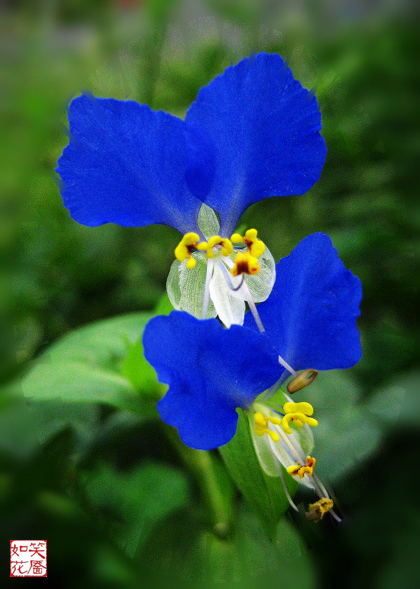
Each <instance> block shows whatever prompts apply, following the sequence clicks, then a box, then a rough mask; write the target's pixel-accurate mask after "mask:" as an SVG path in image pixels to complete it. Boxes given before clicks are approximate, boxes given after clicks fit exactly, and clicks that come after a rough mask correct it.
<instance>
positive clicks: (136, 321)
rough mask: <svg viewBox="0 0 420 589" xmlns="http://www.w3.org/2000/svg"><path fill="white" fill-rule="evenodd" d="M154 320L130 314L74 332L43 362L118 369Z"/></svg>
mask: <svg viewBox="0 0 420 589" xmlns="http://www.w3.org/2000/svg"><path fill="white" fill-rule="evenodd" d="M151 317H152V315H151V314H149V313H129V314H127V315H121V316H118V317H113V318H111V319H105V320H103V321H98V322H96V323H92V324H91V325H86V326H84V327H81V328H79V329H75V330H74V331H72V332H70V333H68V334H66V335H65V336H63V337H62V338H61V339H59V340H58V341H57V342H55V343H54V344H53V345H52V346H50V347H49V348H48V350H46V352H45V353H44V354H43V355H42V361H46V360H48V361H50V360H51V361H52V362H56V361H58V360H60V361H62V360H76V361H82V362H86V363H87V364H90V365H92V364H97V365H100V366H107V367H109V368H112V369H114V370H119V368H120V366H121V362H122V360H123V359H124V358H125V356H126V354H127V347H128V346H129V345H130V344H135V342H136V341H137V340H138V339H139V337H140V336H141V334H142V333H143V329H144V327H145V326H146V323H147V322H148V321H149V319H151Z"/></svg>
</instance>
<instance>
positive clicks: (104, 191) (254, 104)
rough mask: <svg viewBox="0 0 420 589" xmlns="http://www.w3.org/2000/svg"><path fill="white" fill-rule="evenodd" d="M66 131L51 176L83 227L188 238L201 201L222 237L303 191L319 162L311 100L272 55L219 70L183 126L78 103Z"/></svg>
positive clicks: (90, 101)
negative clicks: (269, 201)
mask: <svg viewBox="0 0 420 589" xmlns="http://www.w3.org/2000/svg"><path fill="white" fill-rule="evenodd" d="M69 126H70V143H69V145H68V146H67V147H66V148H65V149H64V152H63V154H62V156H61V158H60V159H59V162H58V168H57V171H58V173H59V175H60V176H61V179H62V182H63V183H62V196H63V201H64V204H65V206H66V207H67V208H68V209H69V210H70V213H71V215H72V217H73V218H74V219H75V220H76V221H78V222H80V223H83V224H85V225H90V226H97V225H101V224H103V223H117V224H119V225H123V226H144V225H149V224H152V223H163V224H166V225H170V226H172V227H174V228H175V229H178V230H179V231H180V232H181V233H187V232H197V230H198V226H197V217H198V212H199V209H200V207H201V204H202V203H203V202H205V203H206V204H207V205H208V206H210V207H212V208H213V209H215V210H216V211H217V212H218V213H219V215H220V219H221V234H222V236H225V237H230V234H231V233H232V232H233V230H234V228H235V226H236V224H237V222H238V220H239V217H240V216H241V214H242V213H243V211H244V210H245V209H246V208H247V207H248V206H249V205H251V204H252V203H254V202H256V201H258V200H261V199H263V198H265V197H268V196H287V195H292V194H303V193H305V192H307V191H308V190H309V189H310V188H311V186H312V185H313V184H314V183H315V182H316V181H317V180H318V178H319V176H320V173H321V170H322V166H323V164H324V160H325V154H326V147H325V143H324V140H323V139H322V137H321V135H320V134H319V131H320V129H321V115H320V113H319V110H318V105H317V101H316V98H315V96H313V95H312V94H311V93H309V92H308V90H305V89H304V88H302V86H301V84H300V83H299V82H298V81H296V80H294V79H293V75H292V72H291V70H290V69H289V68H288V67H287V66H286V65H285V63H284V62H283V60H282V58H281V57H280V56H278V55H275V54H271V55H268V54H265V53H260V54H258V55H257V56H255V57H253V58H247V59H244V60H242V61H241V62H240V63H239V64H237V65H236V66H232V67H229V68H227V69H226V70H225V72H224V73H223V74H222V75H220V76H218V77H217V78H216V79H215V80H213V81H212V82H211V83H210V84H209V85H208V86H206V87H204V88H202V89H201V90H200V92H199V93H198V96H197V100H196V101H195V102H194V103H193V104H192V105H191V107H190V108H189V110H188V112H187V114H186V118H185V121H183V120H181V119H179V118H177V117H175V116H172V115H170V114H167V113H163V112H161V111H159V112H155V111H152V110H151V109H150V108H149V107H148V106H147V105H140V104H138V103H137V102H134V101H120V100H114V99H112V98H111V99H96V98H94V97H92V96H80V97H78V98H76V99H74V100H73V101H72V102H71V104H70V107H69Z"/></svg>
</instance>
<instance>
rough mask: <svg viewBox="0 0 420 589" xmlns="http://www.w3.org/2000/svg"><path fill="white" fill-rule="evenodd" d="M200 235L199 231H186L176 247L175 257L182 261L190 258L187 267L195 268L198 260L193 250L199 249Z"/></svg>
mask: <svg viewBox="0 0 420 589" xmlns="http://www.w3.org/2000/svg"><path fill="white" fill-rule="evenodd" d="M199 239H200V238H199V236H198V235H197V233H193V232H191V233H186V234H185V235H184V237H183V238H182V239H181V241H180V242H179V243H178V245H177V246H176V248H175V257H176V259H177V260H179V261H180V262H183V261H184V260H185V259H187V258H188V262H187V268H189V269H190V270H191V269H192V268H194V266H195V264H196V262H195V260H194V258H193V257H192V251H193V250H194V249H198V248H197V246H198V240H199Z"/></svg>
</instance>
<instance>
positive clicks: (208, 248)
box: [197, 235, 233, 258]
mask: <svg viewBox="0 0 420 589" xmlns="http://www.w3.org/2000/svg"><path fill="white" fill-rule="evenodd" d="M216 245H220V246H222V249H221V252H222V256H230V254H231V253H233V245H232V243H231V242H230V240H229V239H227V238H226V237H220V235H214V236H213V237H210V239H209V240H208V241H207V242H206V241H203V242H202V243H200V244H199V245H198V247H197V249H199V250H200V251H205V252H206V253H207V257H208V258H212V257H213V256H214V252H213V248H214V247H215V246H216Z"/></svg>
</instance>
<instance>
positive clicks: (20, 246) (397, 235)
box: [0, 0, 420, 589]
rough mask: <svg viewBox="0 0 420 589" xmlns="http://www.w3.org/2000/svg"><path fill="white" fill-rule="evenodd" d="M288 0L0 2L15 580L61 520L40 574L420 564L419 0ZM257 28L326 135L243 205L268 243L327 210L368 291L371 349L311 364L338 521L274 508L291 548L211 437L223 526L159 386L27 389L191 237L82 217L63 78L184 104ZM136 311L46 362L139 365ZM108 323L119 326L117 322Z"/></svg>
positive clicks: (98, 581)
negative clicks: (58, 393) (343, 361)
mask: <svg viewBox="0 0 420 589" xmlns="http://www.w3.org/2000/svg"><path fill="white" fill-rule="evenodd" d="M284 4H285V6H283V3H281V2H279V3H276V2H269V1H266V2H257V1H256V0H246V1H244V2H235V1H233V0H201V1H200V0H197V1H193V0H189V1H187V0H168V1H165V0H147V1H146V0H143V1H141V0H119V1H118V0H113V1H111V0H108V1H103V2H100V1H99V0H85V1H84V2H82V1H81V0H73V1H72V0H62V1H53V0H32V1H28V0H14V1H13V2H12V0H10V1H9V2H7V1H6V2H2V3H1V4H0V32H1V37H0V55H1V59H0V85H1V91H0V116H1V134H0V154H1V157H0V162H1V163H0V165H1V178H0V182H1V184H0V187H1V192H0V263H1V275H0V295H1V296H0V300H1V303H0V323H1V331H2V333H3V335H4V336H2V339H1V342H0V358H1V362H0V378H1V381H2V383H3V384H2V387H3V391H2V393H1V396H0V529H1V532H2V542H1V550H0V557H1V561H2V566H1V572H0V576H1V579H2V586H3V578H4V579H7V578H8V575H9V573H8V550H9V549H8V546H9V540H11V539H32V538H33V539H40V538H42V539H45V538H46V539H48V542H49V544H48V549H49V571H48V574H49V577H50V579H53V580H54V581H55V582H56V583H57V584H60V586H63V587H85V586H89V587H122V588H125V587H136V586H142V585H143V584H145V585H147V586H149V585H151V584H153V583H154V582H162V580H163V581H164V582H165V580H166V582H171V584H175V585H176V583H179V584H181V583H182V584H183V585H185V584H187V585H188V586H189V585H191V586H196V585H197V583H198V584H199V586H203V585H210V584H212V583H213V582H214V581H224V582H230V581H241V583H242V584H244V585H247V586H248V585H251V586H258V587H259V586H260V585H261V586H262V585H263V584H265V583H267V581H268V582H276V583H278V584H279V585H280V584H281V583H283V582H284V583H288V584H289V583H292V582H294V583H295V585H297V586H298V587H318V586H326V585H327V584H331V585H332V586H335V585H339V586H340V587H365V586H366V587H367V586H369V587H372V588H381V589H382V588H385V589H388V588H390V589H391V588H394V587H403V588H404V589H405V588H411V587H413V588H415V587H416V588H417V587H418V586H419V584H420V578H419V572H418V563H417V554H418V551H419V549H420V541H419V533H420V526H419V524H420V512H419V507H418V493H417V487H416V482H417V479H418V475H417V472H416V469H417V463H418V450H419V448H420V445H419V443H420V435H419V420H420V417H419V415H420V411H419V409H420V403H419V401H418V400H417V396H416V395H417V389H418V383H419V380H420V373H419V372H416V371H415V366H414V342H415V336H416V328H415V321H414V320H415V308H416V307H415V289H416V283H417V280H416V273H415V269H414V251H415V249H416V243H415V231H416V229H417V228H418V225H419V209H418V207H417V206H416V198H417V175H418V174H416V172H417V170H418V158H419V155H420V153H419V152H420V143H419V135H418V123H419V110H418V98H417V96H418V94H417V93H418V88H419V82H420V74H419V69H418V58H419V54H420V51H419V49H420V40H419V35H418V24H419V23H418V20H417V19H416V17H415V10H414V6H415V5H414V3H412V4H411V3H410V2H405V3H396V2H395V3H392V2H386V1H385V0H384V1H383V2H376V3H374V4H371V3H367V2H362V1H359V2H357V3H354V2H353V3H351V2H346V1H339V2H335V3H333V2H328V1H326V0H324V1H323V2H321V1H318V2H304V1H302V2H299V3H294V4H293V6H287V4H291V3H284ZM252 51H268V52H278V53H280V54H281V55H282V56H283V57H284V58H287V59H288V60H289V63H290V66H291V68H292V71H293V72H294V75H295V77H296V78H298V79H299V80H300V81H301V82H302V84H303V85H304V86H305V87H308V88H314V89H315V91H316V95H317V97H318V101H319V104H320V108H321V112H322V116H323V135H324V137H325V140H326V143H327V146H328V154H327V161H326V164H325V167H324V170H323V173H322V176H321V179H320V180H319V182H318V183H317V184H316V185H315V186H314V187H313V189H312V190H311V191H310V192H309V193H308V194H306V195H305V196H300V197H290V198H287V199H286V198H285V199H281V198H277V199H267V200H265V201H263V202H260V203H258V204H256V205H254V206H253V207H251V208H250V209H249V210H248V211H247V212H246V213H245V215H244V217H243V222H244V223H251V220H252V226H255V227H257V228H258V229H259V233H260V235H261V238H262V239H263V240H264V241H265V242H266V243H267V245H268V247H269V248H270V250H271V252H272V253H273V255H274V257H275V259H276V260H278V259H280V257H282V256H284V255H287V254H288V253H289V252H290V251H291V249H292V248H293V247H294V246H295V245H297V243H298V242H299V241H300V240H301V239H302V238H303V237H305V236H306V235H308V234H309V233H311V232H314V231H325V232H328V233H329V234H330V236H331V238H332V240H333V243H334V245H335V246H336V247H337V249H338V251H339V255H340V257H341V258H342V259H343V261H344V262H345V264H346V266H347V267H348V268H350V269H351V270H352V271H353V273H354V274H356V275H358V276H359V277H360V278H361V280H362V284H363V290H364V298H363V302H362V315H361V318H360V322H359V326H360V330H361V334H362V344H363V351H364V353H363V358H362V360H361V362H360V363H359V364H358V365H357V366H356V367H355V368H354V369H352V370H351V371H347V372H346V374H345V375H344V376H343V375H342V374H337V375H335V376H330V377H328V376H325V378H324V375H322V377H320V378H321V379H322V378H324V380H321V385H319V386H318V388H319V390H318V389H314V390H315V391H318V392H319V395H320V399H321V406H322V399H324V403H325V406H326V407H327V409H328V407H331V406H333V407H334V413H332V414H331V416H330V419H331V428H330V429H328V430H326V431H325V430H324V433H322V431H321V432H320V436H321V437H320V440H319V451H320V453H321V456H322V457H325V458H324V462H325V464H327V465H329V467H330V468H329V470H328V469H326V473H327V477H328V476H330V478H331V481H332V483H333V487H334V491H335V493H336V495H337V496H338V498H339V501H340V502H341V507H342V510H343V512H344V514H345V516H346V517H345V521H344V522H343V523H342V524H341V525H340V526H338V527H334V526H332V525H330V524H328V523H326V524H325V525H320V526H318V527H316V528H314V527H313V526H312V527H308V526H305V525H303V523H302V521H301V520H299V518H294V519H295V521H294V523H293V524H291V523H290V521H289V520H288V519H286V520H282V522H283V523H282V524H281V526H283V528H281V529H280V530H279V535H278V537H279V538H280V540H279V545H280V546H281V545H283V544H284V542H285V543H286V544H287V545H288V547H289V548H288V549H287V550H286V551H284V550H283V548H280V554H279V553H277V552H276V550H273V547H272V546H270V545H269V543H267V541H266V540H265V539H264V532H263V530H262V529H261V523H260V521H259V520H258V518H256V516H255V515H254V514H253V512H252V511H251V510H250V508H249V506H247V504H246V503H245V502H244V501H243V499H242V498H241V496H240V494H238V493H237V492H236V491H235V490H234V487H233V486H232V483H231V482H230V479H229V477H228V475H227V473H226V470H225V469H224V467H223V463H222V461H221V460H220V459H219V456H218V454H217V453H214V454H211V455H209V456H210V458H208V460H210V462H211V464H209V465H207V466H208V468H209V469H210V470H211V472H213V473H215V476H216V479H217V480H218V481H219V486H220V487H221V488H222V489H223V490H224V493H225V495H226V498H227V499H226V504H227V505H228V506H227V507H226V509H230V510H233V511H234V514H235V515H234V516H232V517H233V518H234V520H235V529H236V532H234V534H233V537H230V538H228V539H223V538H219V537H217V535H214V534H213V533H212V527H211V523H209V521H208V518H207V515H206V501H207V499H206V491H205V489H204V490H203V487H202V486H201V485H200V476H201V475H200V473H203V472H204V471H206V472H207V470H206V469H207V467H206V465H205V464H204V465H203V464H201V465H197V464H195V463H194V460H195V458H193V457H191V459H190V460H185V456H181V455H180V454H179V453H178V451H177V449H176V446H173V445H172V444H171V442H170V440H169V439H168V437H167V436H166V435H165V434H163V433H162V432H163V430H162V428H161V425H160V424H159V423H158V422H157V421H156V420H155V419H154V417H155V415H154V400H153V398H152V397H151V396H149V398H147V395H146V396H143V397H142V408H141V410H140V411H137V413H131V412H130V408H128V409H127V411H124V410H123V411H120V410H118V409H117V408H116V407H115V406H114V407H113V406H112V403H108V402H103V403H99V402H91V403H79V402H74V403H72V404H67V403H66V402H65V401H64V402H61V403H58V401H57V400H56V401H57V402H55V401H54V400H51V399H45V400H43V401H42V402H40V403H38V404H32V403H30V404H29V407H28V406H27V405H26V403H25V401H24V397H23V394H22V388H21V385H20V380H19V378H20V377H21V376H22V375H24V379H25V378H28V374H29V373H30V371H31V370H32V369H33V366H34V362H33V360H34V359H35V358H38V357H40V356H41V357H42V353H43V352H44V351H45V350H46V349H47V348H48V346H50V344H52V343H53V342H55V341H56V340H58V339H59V338H60V337H62V336H65V335H66V334H67V337H69V334H70V338H71V337H72V336H71V334H72V333H73V332H74V330H75V329H76V328H78V327H80V326H86V325H88V324H90V323H92V322H96V321H98V320H102V319H106V318H112V317H114V316H116V315H120V314H125V313H138V312H139V311H150V310H152V309H154V308H155V307H156V305H157V303H158V301H159V300H160V297H161V295H162V294H163V293H164V290H165V281H166V277H167V274H168V271H169V268H170V265H171V263H172V261H173V249H174V247H175V245H176V244H177V240H178V235H177V233H176V232H175V231H174V230H173V229H170V228H167V227H162V226H152V227H146V228H138V229H136V228H133V229H127V228H121V227H118V226H114V225H106V226H102V227H98V228H88V227H84V226H81V225H78V224H77V223H75V222H74V221H72V220H71V219H70V217H69V214H68V212H67V210H66V209H65V208H64V207H63V205H62V202H61V198H60V195H59V191H58V187H57V183H56V182H57V179H56V176H55V173H54V167H55V165H56V161H57V159H58V157H59V156H60V154H61V151H62V149H63V147H64V146H65V145H66V143H67V137H66V128H65V126H66V124H67V121H66V115H65V107H66V105H67V104H68V102H69V101H70V99H71V98H72V96H73V95H75V94H77V93H78V92H80V91H81V90H84V89H88V90H89V91H90V92H92V93H93V94H94V95H96V96H106V97H111V96H112V97H115V98H120V99H123V98H128V97H129V98H132V99H136V100H138V101H139V102H141V103H148V104H150V106H151V107H152V108H154V109H163V110H166V111H169V112H171V113H173V114H176V115H179V116H183V115H184V113H185V111H186V109H187V108H188V106H189V104H190V103H191V102H192V101H193V100H194V98H195V96H196V94H197V92H198V90H199V88H200V87H201V86H203V85H204V84H206V83H208V82H209V81H210V80H211V79H213V77H215V76H216V75H217V74H219V73H221V72H222V71H223V69H224V68H225V67H226V66H228V65H229V64H230V63H232V62H233V63H236V62H237V61H239V60H240V59H241V58H242V57H245V56H247V55H249V54H250V53H251V52H252ZM417 245H418V242H417ZM139 321H140V316H139V315H137V314H136V315H129V316H128V318H127V319H126V320H125V319H124V320H123V321H122V323H118V320H117V322H116V323H112V322H111V323H107V324H100V326H99V328H98V331H97V332H95V333H94V334H93V335H92V332H90V331H88V332H82V334H83V333H85V335H81V336H80V337H79V335H77V334H79V332H75V333H76V336H75V339H74V340H71V339H70V340H68V339H67V340H65V341H66V342H67V344H65V345H64V347H63V348H62V349H61V351H60V349H59V348H58V349H56V348H52V350H56V352H51V354H50V355H48V352H47V355H46V356H44V357H43V358H44V360H43V362H44V363H45V364H46V365H47V370H51V369H48V362H55V358H58V359H60V358H61V360H62V361H63V364H62V367H61V370H62V372H63V374H62V376H61V378H62V379H63V378H64V379H65V366H66V364H65V362H66V361H67V360H68V357H66V355H67V354H70V355H71V354H76V355H77V354H79V356H80V357H78V358H77V360H78V361H79V360H80V358H81V357H83V361H85V360H86V363H88V364H89V363H90V365H92V364H95V363H96V362H99V363H102V364H104V363H106V364H107V366H108V367H109V366H112V367H114V366H115V367H119V368H120V367H121V365H123V367H125V368H124V370H125V375H126V376H127V375H128V377H130V366H129V362H127V361H125V362H124V357H125V356H126V354H127V350H129V349H130V342H131V344H132V343H134V341H135V340H136V337H138V335H139V333H137V332H136V329H137V328H138V324H139ZM140 323H141V321H140ZM119 328H121V329H122V330H123V331H124V330H125V331H124V333H125V334H126V336H127V338H128V340H129V341H128V342H125V343H124V342H122V340H121V341H120V340H119V339H118V333H119ZM136 334H137V335H136ZM95 338H96V339H95ZM107 338H108V339H107ZM92 342H93V343H92ZM66 346H67V347H66ZM72 346H73V348H72ZM80 350H82V351H80ZM83 350H84V351H83ZM131 350H132V348H131ZM129 353H130V352H129ZM60 354H61V356H60ZM83 354H85V356H83ZM103 356H106V358H105V359H104V358H103ZM51 358H52V359H51ZM131 360H134V362H135V360H136V356H135V353H133V352H131ZM122 363H123V364H122ZM54 366H55V365H54ZM63 367H64V368H63ZM69 378H73V375H70V374H69ZM86 378H87V377H86ZM89 378H90V377H89ZM92 378H93V377H92ZM57 379H58V380H57V382H58V381H59V379H60V376H57ZM61 382H62V381H61ZM86 382H91V381H86ZM92 382H93V381H92ZM76 384H77V383H76ZM132 384H133V386H137V385H136V383H135V382H134V383H133V382H132ZM137 384H138V383H137ZM143 385H144V383H142V384H139V385H138V386H139V388H141V386H143ZM51 386H53V385H51ZM54 386H55V385H54ZM75 386H76V385H75ZM82 386H83V385H82ZM86 386H87V385H86ZM92 386H93V384H92ZM46 388H48V387H47V385H46ZM63 394H64V393H63ZM322 395H324V397H322ZM313 404H314V405H316V404H317V400H316V398H315V397H314V398H313ZM143 405H144V406H143ZM28 409H29V410H28ZM327 417H328V416H327ZM327 421H328V419H327ZM334 425H335V428H334ZM347 434H348V436H347V438H351V440H352V441H350V442H349V441H348V439H347V438H346V439H344V438H345V436H346V435H347ZM359 434H360V436H359ZM365 434H366V435H365ZM364 436H365V437H364ZM316 440H317V438H316ZM355 440H356V441H355ZM40 441H42V442H43V447H41V445H40ZM349 453H350V454H349ZM206 456H207V455H206ZM200 469H201V470H200ZM203 469H204V470H203ZM210 470H209V472H210ZM197 473H198V474H197ZM328 473H330V474H328ZM220 481H221V482H220ZM305 501H306V498H305ZM180 522H182V523H180ZM292 525H293V526H294V529H295V530H296V532H293V528H292V527H291V526H292ZM232 538H233V539H232ZM282 538H283V539H284V542H283V544H282ZM256 539H258V540H256ZM300 552H301V553H302V556H300V557H298V556H297V555H298V554H299V553H300Z"/></svg>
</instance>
